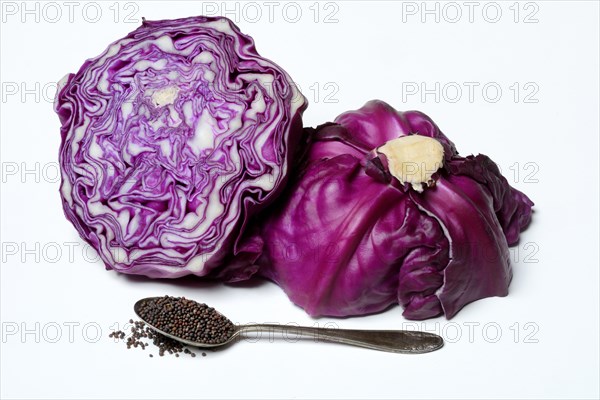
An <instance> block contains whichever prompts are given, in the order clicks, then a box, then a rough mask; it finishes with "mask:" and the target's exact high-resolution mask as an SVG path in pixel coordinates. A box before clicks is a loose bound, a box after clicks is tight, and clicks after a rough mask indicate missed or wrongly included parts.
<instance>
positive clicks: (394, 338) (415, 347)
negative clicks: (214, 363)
mask: <svg viewBox="0 0 600 400" xmlns="http://www.w3.org/2000/svg"><path fill="white" fill-rule="evenodd" d="M156 299H158V297H147V298H144V299H141V300H138V301H137V302H136V303H135V305H134V306H133V310H134V311H135V313H136V315H137V316H138V317H139V318H140V319H141V320H142V321H144V323H145V324H146V325H147V326H149V327H150V328H152V329H153V330H155V331H156V332H158V333H160V334H162V335H164V336H166V337H168V338H171V339H174V340H177V341H179V342H181V343H184V344H187V345H190V346H195V347H203V348H210V347H219V346H224V345H226V344H229V343H231V342H233V341H234V340H235V339H236V338H239V337H241V336H243V334H245V333H251V332H277V333H282V334H285V335H298V336H302V337H312V338H315V339H316V340H318V341H320V340H323V341H327V342H335V343H343V344H349V345H353V346H359V347H366V348H368V349H373V350H380V351H388V352H392V353H404V354H420V353H428V352H430V351H434V350H438V349H440V348H441V347H442V346H443V345H444V340H443V339H442V338H441V337H440V336H438V335H435V334H433V333H429V332H419V331H406V330H362V329H337V328H314V327H308V326H291V325H277V324H249V325H234V329H233V334H231V336H229V337H228V338H227V339H226V340H223V341H221V342H219V343H203V342H197V341H190V340H186V339H183V338H181V337H178V336H175V335H173V334H171V333H169V332H165V331H164V330H162V329H159V328H157V327H156V326H155V325H153V324H152V323H151V322H149V321H147V320H146V319H145V318H144V317H143V316H142V313H141V312H140V310H141V308H142V305H143V304H144V302H146V301H153V300H156ZM215 312H216V313H218V312H217V311H215ZM218 314H220V313H218ZM220 315H222V314H220Z"/></svg>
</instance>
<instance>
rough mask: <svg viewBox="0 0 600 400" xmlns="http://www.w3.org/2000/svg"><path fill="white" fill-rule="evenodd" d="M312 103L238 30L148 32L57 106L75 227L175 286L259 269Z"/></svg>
mask: <svg viewBox="0 0 600 400" xmlns="http://www.w3.org/2000/svg"><path fill="white" fill-rule="evenodd" d="M305 108H306V100H305V99H304V97H303V96H302V95H301V94H300V93H299V91H298V90H297V89H296V87H295V86H294V84H293V83H292V81H291V78H290V77H289V76H288V74H287V73H286V72H285V71H283V70H282V69H281V68H280V67H279V66H277V65H276V64H274V63H273V62H271V61H269V60H267V59H265V58H263V57H261V56H259V55H258V53H257V52H256V49H255V47H254V42H253V40H252V39H251V38H250V37H248V36H246V35H243V34H242V33H241V32H240V31H239V29H238V28H237V27H236V26H235V25H234V24H233V23H232V22H231V21H229V20H228V19H226V18H205V17H195V18H185V19H178V20H171V21H144V23H143V24H142V26H141V27H140V28H138V29H137V30H135V31H133V32H131V33H130V34H129V35H127V36H126V37H125V38H123V39H121V40H118V41H116V42H114V43H113V44H112V45H110V46H109V48H108V49H107V50H106V51H105V52H104V53H103V54H101V55H100V56H98V57H96V58H93V59H91V60H88V61H86V62H85V63H84V64H83V66H82V67H81V69H80V70H79V72H77V73H76V74H69V75H67V76H66V77H65V79H63V81H62V82H61V84H60V86H59V91H58V94H57V97H56V100H55V109H56V112H57V113H58V115H59V117H60V120H61V123H62V129H61V134H62V143H61V146H60V163H61V172H62V185H61V188H60V193H61V196H62V199H63V207H64V211H65V214H66V216H67V218H68V219H69V220H70V221H71V222H72V223H73V225H74V226H75V227H76V228H77V230H78V231H79V234H80V235H81V236H82V237H83V238H84V239H85V240H86V241H87V242H89V243H90V244H91V245H92V246H93V247H94V248H95V249H96V250H97V251H98V252H99V254H100V256H101V258H102V260H103V261H104V263H105V264H106V266H107V268H113V269H115V270H118V271H120V272H124V273H129V274H142V275H147V276H150V277H167V278H175V277H179V276H183V275H187V274H195V275H199V276H204V275H207V274H209V273H210V272H213V271H214V270H215V269H218V268H220V267H222V266H223V265H225V264H227V265H229V266H230V268H234V267H235V265H236V263H246V262H252V261H253V260H255V259H256V257H258V254H259V251H260V248H259V247H256V246H255V245H254V244H252V243H246V244H245V245H243V246H242V245H241V244H240V243H239V241H238V239H239V237H240V235H241V232H243V231H244V227H245V224H246V222H247V220H248V219H249V218H250V217H251V216H252V215H253V214H255V213H256V212H257V211H258V210H259V209H261V208H262V207H263V206H265V205H266V204H267V203H268V202H270V201H271V200H272V199H273V198H274V197H276V196H277V194H278V192H279V191H280V190H281V188H282V186H283V184H284V182H285V179H286V175H287V172H288V168H289V166H290V163H291V162H292V161H293V152H294V151H295V149H296V148H297V143H298V141H299V140H300V137H301V135H302V122H301V114H302V112H303V110H304V109H305Z"/></svg>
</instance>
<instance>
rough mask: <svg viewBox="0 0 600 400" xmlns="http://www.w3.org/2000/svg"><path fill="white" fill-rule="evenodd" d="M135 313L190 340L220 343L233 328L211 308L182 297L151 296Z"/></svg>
mask: <svg viewBox="0 0 600 400" xmlns="http://www.w3.org/2000/svg"><path fill="white" fill-rule="evenodd" d="M138 312H139V315H140V317H141V318H142V319H144V320H145V321H146V322H148V323H149V324H150V325H152V326H154V327H155V328H157V329H160V330H161V331H163V332H165V333H168V334H170V335H173V336H176V337H178V338H181V339H185V340H189V341H192V342H199V343H206V344H218V343H223V342H225V341H227V340H228V339H229V338H230V337H231V335H233V331H234V325H233V323H232V322H231V321H230V320H229V319H227V318H226V317H225V316H223V315H221V314H220V313H219V312H217V311H216V310H215V309H214V308H212V307H209V306H207V305H206V304H203V303H198V302H196V301H194V300H189V299H186V298H185V297H172V296H164V297H157V298H152V299H149V300H146V301H144V302H143V303H142V304H141V305H140V307H139V311H138Z"/></svg>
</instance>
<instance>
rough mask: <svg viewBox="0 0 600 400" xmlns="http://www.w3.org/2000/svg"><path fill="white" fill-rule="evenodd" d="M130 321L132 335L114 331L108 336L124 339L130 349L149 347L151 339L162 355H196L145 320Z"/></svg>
mask: <svg viewBox="0 0 600 400" xmlns="http://www.w3.org/2000/svg"><path fill="white" fill-rule="evenodd" d="M129 323H130V324H132V325H133V326H132V327H131V335H129V336H126V335H127V334H126V333H125V332H123V331H114V332H111V333H110V334H109V335H108V336H109V337H111V338H115V339H121V340H124V341H125V344H126V345H127V348H128V349H131V348H132V347H133V348H140V349H142V350H146V348H147V347H149V344H148V341H151V342H152V344H153V345H154V346H156V347H158V355H159V356H161V357H162V356H164V355H165V354H167V353H168V354H174V355H175V357H179V354H180V353H183V354H189V355H190V356H191V357H196V353H194V352H193V351H191V350H190V349H188V348H187V347H185V345H184V344H183V343H181V342H178V341H176V340H173V339H171V338H168V337H166V336H164V335H161V334H160V333H158V332H156V331H155V330H153V329H152V328H150V327H148V326H147V325H146V324H145V323H144V322H142V321H134V320H132V319H130V320H129ZM202 356H206V353H202ZM149 357H154V354H149Z"/></svg>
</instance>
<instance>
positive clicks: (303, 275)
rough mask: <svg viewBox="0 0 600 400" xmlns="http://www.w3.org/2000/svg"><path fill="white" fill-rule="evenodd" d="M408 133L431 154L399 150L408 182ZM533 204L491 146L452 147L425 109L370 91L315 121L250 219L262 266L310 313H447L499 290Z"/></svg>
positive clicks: (410, 140)
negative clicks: (279, 192) (301, 160)
mask: <svg viewBox="0 0 600 400" xmlns="http://www.w3.org/2000/svg"><path fill="white" fill-rule="evenodd" d="M430 138H432V139H430ZM394 143H397V144H399V145H398V146H397V147H396V149H395V151H396V153H395V154H394V152H390V151H387V150H389V149H390V148H392V150H394V149H393V144H394ZM386 145H387V146H386ZM413 145H414V146H415V147H414V149H413V150H411V152H412V154H417V155H418V157H417V159H422V160H424V159H425V158H427V157H429V156H430V155H432V154H433V155H435V156H436V157H439V159H438V160H437V163H438V164H437V165H435V166H434V167H432V165H433V164H431V165H425V164H426V163H425V162H423V164H422V165H416V163H415V162H412V163H410V162H408V161H407V162H406V165H405V166H406V167H407V170H406V171H404V172H405V173H406V172H412V175H414V176H418V177H419V179H417V180H416V181H413V182H411V181H410V180H409V178H402V179H400V176H401V175H402V173H403V172H402V171H399V170H397V168H396V167H397V166H398V164H394V162H396V161H397V160H396V161H395V160H394V157H396V156H398V154H401V153H402V152H403V151H405V150H406V149H407V148H408V147H407V146H413ZM390 146H391V147H390ZM386 152H387V154H386ZM409 153H410V152H409ZM398 157H400V156H398ZM402 157H405V158H406V157H409V158H410V154H408V153H407V155H404V156H402ZM419 157H420V158H419ZM423 157H425V158H423ZM392 167H393V168H392ZM415 167H416V169H419V168H420V167H423V168H422V171H421V172H423V171H425V170H427V169H428V170H429V171H426V172H428V173H426V174H424V175H423V176H424V177H425V178H423V177H420V176H419V174H418V173H417V172H416V171H415ZM425 167H426V168H425ZM394 168H396V169H394ZM407 175H411V174H410V173H407ZM420 182H422V183H420ZM532 205H533V203H532V202H531V201H530V200H529V199H528V198H527V197H526V196H525V195H524V194H523V193H521V192H519V191H517V190H515V189H513V188H511V187H510V186H509V185H508V182H507V181H506V179H505V178H504V177H503V176H502V175H501V174H500V171H499V170H498V168H497V166H496V165H495V164H494V163H493V162H492V161H491V160H490V159H489V158H488V157H486V156H484V155H478V156H468V157H460V156H459V155H458V153H457V152H456V150H455V146H454V144H453V143H452V142H451V141H450V140H448V138H447V137H446V136H444V134H443V133H442V132H441V131H440V130H439V129H438V127H437V126H436V125H435V124H434V123H433V121H432V120H431V119H430V118H429V117H427V116H426V115H424V114H422V113H420V112H417V111H409V112H397V111H396V110H394V109H393V108H392V107H390V106H389V105H387V104H385V103H383V102H381V101H371V102H369V103H367V104H366V105H365V106H364V107H363V108H361V109H360V110H357V111H351V112H347V113H344V114H342V115H340V116H339V117H338V118H337V119H336V120H335V123H330V124H325V125H322V126H320V127H318V128H317V129H316V131H315V132H313V144H312V146H311V148H310V151H309V154H308V159H307V164H306V166H305V167H304V168H303V169H302V171H301V173H300V175H299V176H298V177H297V179H295V180H294V181H293V182H291V188H290V189H289V190H288V191H287V192H286V194H285V195H284V196H283V197H282V198H281V199H280V201H279V202H278V203H277V204H276V206H273V207H271V208H270V212H269V215H267V216H266V219H265V220H264V221H260V222H259V225H260V232H259V233H257V234H256V236H257V237H259V238H260V239H261V240H263V241H264V254H263V255H262V256H261V258H260V259H259V260H258V262H257V264H258V266H259V267H260V269H259V274H261V275H263V276H265V277H267V278H269V279H271V280H273V281H275V282H276V283H277V284H279V285H280V286H281V287H282V288H283V289H284V290H285V292H286V293H287V294H288V296H289V297H290V299H291V300H292V301H293V302H294V303H296V304H297V305H299V306H300V307H302V308H304V309H305V310H306V311H307V312H308V313H309V314H310V315H313V316H319V315H330V316H349V315H361V314H367V313H373V312H378V311H381V310H383V309H385V308H387V307H389V306H390V305H392V304H396V303H399V304H400V305H402V306H403V308H404V316H405V317H407V318H410V319H425V318H430V317H435V316H438V315H441V314H445V315H446V316H447V317H448V318H451V317H452V316H454V315H455V314H456V313H457V312H458V311H459V310H460V309H461V308H462V307H463V306H464V305H465V304H467V303H469V302H472V301H474V300H477V299H481V298H484V297H489V296H504V295H506V294H507V291H508V285H509V283H510V280H511V276H512V274H511V267H510V263H509V252H508V246H509V245H511V244H514V243H516V242H517V240H518V238H519V233H520V231H521V230H522V229H524V227H525V226H526V225H527V224H528V223H529V221H530V218H531V207H532Z"/></svg>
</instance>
